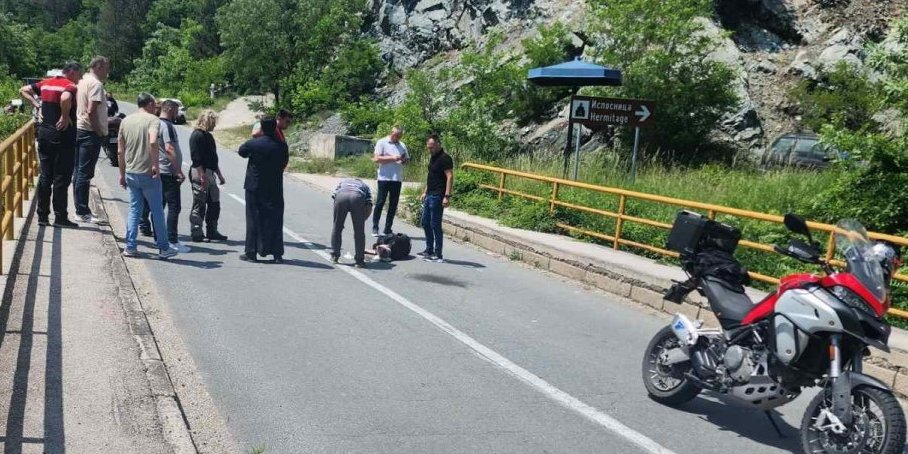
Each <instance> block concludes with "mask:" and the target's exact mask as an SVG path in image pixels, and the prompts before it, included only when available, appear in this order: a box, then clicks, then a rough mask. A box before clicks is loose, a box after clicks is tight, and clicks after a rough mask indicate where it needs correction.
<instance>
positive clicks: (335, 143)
mask: <svg viewBox="0 0 908 454" xmlns="http://www.w3.org/2000/svg"><path fill="white" fill-rule="evenodd" d="M373 149H374V146H373V144H372V141H371V140H366V139H360V138H359V137H350V136H339V135H335V134H322V133H316V134H313V135H312V137H310V138H309V155H310V156H312V157H313V158H328V159H339V158H343V157H346V156H357V155H362V154H370V153H372V150H373Z"/></svg>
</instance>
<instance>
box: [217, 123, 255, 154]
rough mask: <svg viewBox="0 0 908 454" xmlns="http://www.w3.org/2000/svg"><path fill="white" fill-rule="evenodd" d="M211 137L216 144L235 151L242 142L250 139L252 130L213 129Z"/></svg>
mask: <svg viewBox="0 0 908 454" xmlns="http://www.w3.org/2000/svg"><path fill="white" fill-rule="evenodd" d="M211 135H213V136H214V140H215V141H217V143H219V144H221V145H223V146H225V147H227V148H229V149H231V150H236V149H237V148H239V147H240V145H242V144H243V142H245V141H247V140H249V139H251V138H252V129H251V128H249V127H248V126H236V127H233V128H225V129H217V128H216V129H215V130H214V131H212V133H211Z"/></svg>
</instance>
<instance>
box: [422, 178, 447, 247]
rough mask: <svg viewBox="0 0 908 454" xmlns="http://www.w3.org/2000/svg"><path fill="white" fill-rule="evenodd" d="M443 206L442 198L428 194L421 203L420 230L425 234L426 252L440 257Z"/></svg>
mask: <svg viewBox="0 0 908 454" xmlns="http://www.w3.org/2000/svg"><path fill="white" fill-rule="evenodd" d="M444 211H445V206H444V205H443V204H442V196H440V195H433V194H429V195H427V196H426V200H425V201H424V202H423V203H422V228H423V230H424V231H425V233H426V252H427V253H429V254H435V255H437V256H439V257H441V247H442V245H443V243H444V232H442V230H441V216H442V215H443V214H444Z"/></svg>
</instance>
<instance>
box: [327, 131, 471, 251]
mask: <svg viewBox="0 0 908 454" xmlns="http://www.w3.org/2000/svg"><path fill="white" fill-rule="evenodd" d="M403 133H404V131H403V128H401V127H400V126H394V128H392V130H391V133H390V134H389V135H388V136H387V137H384V138H382V139H380V140H379V141H378V142H377V143H376V144H375V151H374V152H373V156H372V160H373V161H374V162H376V163H377V164H378V188H377V189H378V194H377V197H376V199H377V200H375V201H374V208H373V200H372V192H371V190H370V188H369V186H368V185H367V184H365V183H364V182H363V181H362V180H359V179H355V178H347V179H344V180H341V182H340V183H339V184H338V185H337V187H336V188H335V190H334V194H333V198H334V228H333V230H332V232H331V250H332V252H331V259H332V261H334V262H335V263H336V262H338V260H339V258H340V249H341V243H342V242H341V233H342V232H343V229H344V224H345V223H346V219H347V217H348V215H349V217H350V219H351V221H352V224H353V241H354V248H355V252H354V260H355V263H354V266H356V267H364V266H365V252H366V251H365V245H366V238H365V223H366V219H367V218H368V217H369V215H370V214H371V215H372V236H373V237H379V230H378V227H379V223H380V218H381V212H382V208H383V207H384V205H385V200H386V199H388V213H387V215H386V217H385V225H384V230H383V232H382V235H383V236H390V235H394V231H393V230H392V227H393V224H394V217H395V215H396V213H397V205H398V202H399V201H400V192H401V188H402V186H403V166H404V165H406V164H408V163H409V162H410V154H409V152H408V151H407V146H406V145H404V143H403V142H402V141H401V137H402V136H403ZM426 148H427V149H428V150H429V154H430V157H429V164H428V173H427V176H426V186H425V189H424V190H423V192H422V195H421V196H420V197H421V200H422V204H423V206H422V219H421V221H422V227H423V231H424V233H425V239H426V248H425V249H424V250H423V251H422V252H419V253H417V254H416V255H417V256H420V257H422V258H423V259H424V260H426V261H429V262H437V263H441V262H444V255H443V250H442V246H443V244H444V232H443V231H442V216H443V213H444V209H445V208H446V207H447V206H448V204H449V203H450V201H451V195H452V193H451V191H452V189H453V185H454V161H453V160H452V159H451V156H450V155H448V154H447V153H445V151H444V148H442V145H441V138H440V137H439V136H438V135H437V134H431V135H429V137H428V138H427V139H426ZM373 209H374V212H373Z"/></svg>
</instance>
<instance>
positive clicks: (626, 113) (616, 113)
mask: <svg viewBox="0 0 908 454" xmlns="http://www.w3.org/2000/svg"><path fill="white" fill-rule="evenodd" d="M655 106H656V103H655V102H654V101H649V100H642V99H621V98H596V97H591V96H572V97H571V114H570V125H569V126H573V124H575V123H576V124H581V125H583V126H586V127H587V128H590V129H593V130H597V129H601V128H603V127H605V126H627V127H631V128H635V131H634V153H633V155H632V156H631V179H632V180H633V179H634V178H635V177H636V173H637V152H638V149H639V146H640V128H641V127H645V126H652V124H653V123H654V119H653V111H654V110H655V109H656V107H655ZM568 140H570V137H568ZM576 141H577V142H576V144H575V148H574V149H575V152H574V153H575V154H576V155H577V157H576V162H575V164H574V179H575V180H576V179H577V176H578V173H579V169H580V129H579V128H577V137H576Z"/></svg>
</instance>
